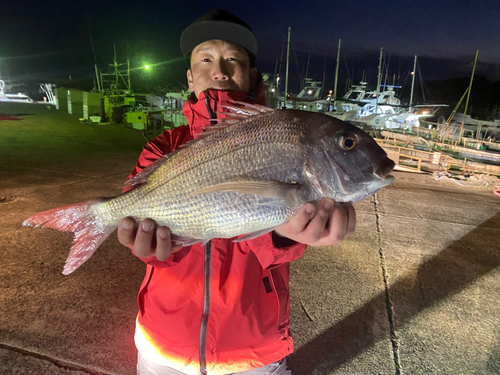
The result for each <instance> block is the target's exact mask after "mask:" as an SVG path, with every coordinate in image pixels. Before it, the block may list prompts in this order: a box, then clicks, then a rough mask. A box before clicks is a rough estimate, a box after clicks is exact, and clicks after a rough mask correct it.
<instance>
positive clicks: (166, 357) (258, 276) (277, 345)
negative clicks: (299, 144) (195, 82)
mask: <svg viewBox="0 0 500 375" xmlns="http://www.w3.org/2000/svg"><path fill="white" fill-rule="evenodd" d="M260 93H261V95H260V96H258V97H257V98H254V99H253V100H252V99H251V98H249V97H247V96H246V94H245V93H242V92H225V91H207V92H206V95H207V96H205V93H201V94H200V97H199V98H198V101H197V102H193V101H191V100H189V101H187V102H186V104H185V105H184V114H185V115H186V118H187V120H188V122H189V126H188V125H186V126H181V127H178V128H175V129H172V130H167V131H165V132H164V133H163V134H161V135H159V136H158V137H157V138H155V139H154V140H153V141H151V142H149V143H148V144H147V146H146V147H145V148H144V150H143V152H142V154H141V156H140V158H139V161H138V163H137V166H136V168H135V170H134V171H133V172H132V174H131V176H132V175H135V174H136V173H137V172H139V171H140V170H142V169H143V168H145V167H146V166H147V165H149V164H151V163H152V162H153V161H154V160H156V159H158V158H160V157H161V156H163V155H164V154H168V153H170V152H172V151H174V150H176V149H177V148H178V147H179V146H181V145H182V144H184V143H186V142H187V141H189V140H191V139H193V138H196V135H197V134H200V133H201V132H202V131H203V127H206V126H208V125H209V124H210V119H211V115H212V116H219V118H220V117H221V114H218V113H217V112H218V111H221V108H220V103H228V102H229V101H231V100H243V101H248V102H252V103H258V104H265V99H264V94H263V89H262V88H261V90H260ZM207 104H208V106H207ZM208 108H210V111H211V112H212V113H211V114H210V113H209V111H208ZM304 250H305V245H302V244H294V245H291V246H290V247H285V248H277V247H276V246H275V245H274V243H273V239H272V234H271V233H268V234H266V235H263V236H261V237H258V238H255V239H253V240H248V241H244V242H237V243H235V242H232V240H231V239H221V238H216V239H213V240H211V241H210V242H209V244H207V245H206V246H205V248H204V247H203V246H201V245H200V244H197V245H193V246H189V247H184V248H182V249H181V250H180V251H178V252H176V253H174V254H172V256H171V257H170V258H169V259H168V260H166V261H158V260H157V259H156V258H151V259H146V260H145V261H146V263H147V264H148V266H147V271H146V277H145V278H144V281H143V283H142V286H141V289H140V292H139V297H138V303H139V314H138V318H137V329H136V335H135V341H136V346H137V349H138V350H139V352H140V353H141V355H142V356H144V357H146V358H148V359H149V360H151V361H155V362H158V363H161V364H165V365H167V366H170V367H173V368H176V369H178V370H180V371H183V372H185V373H188V374H200V373H204V372H203V370H205V369H206V372H205V373H207V374H228V373H232V372H239V371H247V370H250V369H254V368H258V367H262V366H265V365H267V364H269V363H272V362H275V361H278V360H280V359H282V358H283V357H285V356H287V355H288V354H290V353H291V352H292V351H293V343H292V338H291V336H290V329H289V324H288V323H289V310H290V306H289V290H288V275H289V268H290V267H289V262H290V261H292V260H294V259H297V258H298V257H300V256H301V255H302V254H303V252H304ZM205 264H207V267H206V268H205V266H204V265H205ZM208 265H210V267H208Z"/></svg>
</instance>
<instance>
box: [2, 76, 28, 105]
mask: <svg viewBox="0 0 500 375" xmlns="http://www.w3.org/2000/svg"><path fill="white" fill-rule="evenodd" d="M5 86H6V85H5V82H4V81H2V80H0V102H16V103H33V99H31V98H30V97H29V96H28V95H25V94H23V93H18V94H6V93H5V91H4V90H5Z"/></svg>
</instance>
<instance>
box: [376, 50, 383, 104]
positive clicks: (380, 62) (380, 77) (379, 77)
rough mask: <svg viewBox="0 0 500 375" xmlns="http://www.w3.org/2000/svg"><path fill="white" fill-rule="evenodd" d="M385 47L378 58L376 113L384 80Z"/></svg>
mask: <svg viewBox="0 0 500 375" xmlns="http://www.w3.org/2000/svg"><path fill="white" fill-rule="evenodd" d="M383 50H384V48H383V47H382V48H380V57H379V59H378V79H377V100H376V103H375V113H377V110H378V95H379V94H380V82H381V80H382V73H381V70H382V53H383Z"/></svg>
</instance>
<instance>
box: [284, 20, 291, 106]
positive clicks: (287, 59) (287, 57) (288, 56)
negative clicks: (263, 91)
mask: <svg viewBox="0 0 500 375" xmlns="http://www.w3.org/2000/svg"><path fill="white" fill-rule="evenodd" d="M291 31H292V28H291V27H289V28H288V46H287V48H286V72H285V100H286V99H287V98H288V65H289V60H290V33H291Z"/></svg>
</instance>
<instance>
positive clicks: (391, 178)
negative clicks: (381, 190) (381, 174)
mask: <svg viewBox="0 0 500 375" xmlns="http://www.w3.org/2000/svg"><path fill="white" fill-rule="evenodd" d="M381 180H382V182H383V183H384V186H387V185H389V184H392V182H393V181H394V180H395V178H394V176H393V175H391V174H390V175H388V176H386V177H385V178H382V179H381Z"/></svg>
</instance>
